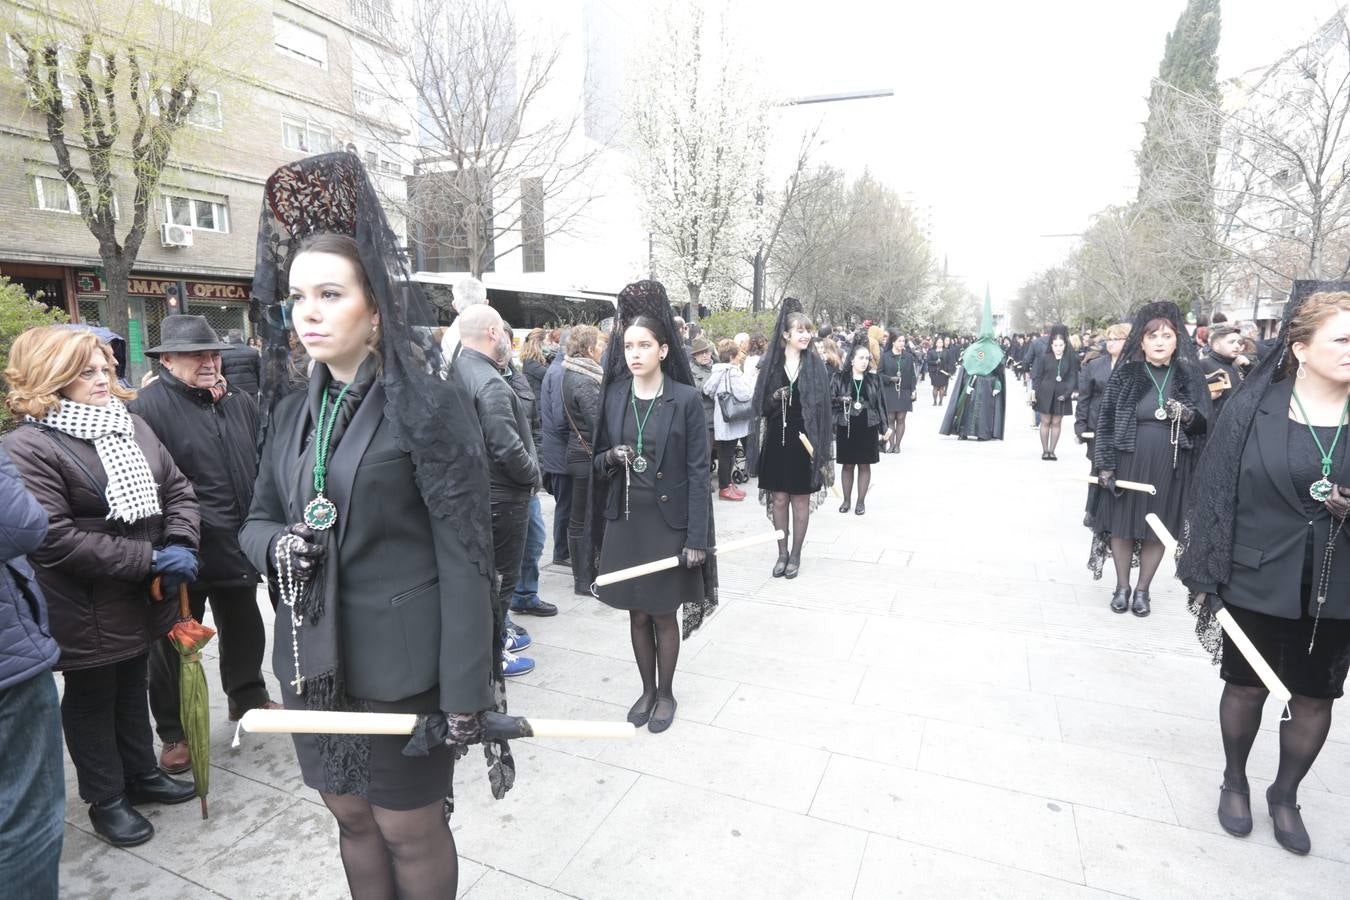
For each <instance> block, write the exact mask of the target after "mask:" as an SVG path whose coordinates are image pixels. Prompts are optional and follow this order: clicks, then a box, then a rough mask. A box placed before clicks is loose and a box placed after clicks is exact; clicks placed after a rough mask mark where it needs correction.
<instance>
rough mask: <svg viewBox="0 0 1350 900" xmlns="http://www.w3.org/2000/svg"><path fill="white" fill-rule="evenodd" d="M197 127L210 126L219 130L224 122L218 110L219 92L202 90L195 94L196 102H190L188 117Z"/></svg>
mask: <svg viewBox="0 0 1350 900" xmlns="http://www.w3.org/2000/svg"><path fill="white" fill-rule="evenodd" d="M187 120H188V121H189V122H191V123H192V124H193V125H196V126H197V127H198V128H210V129H212V130H214V131H219V130H220V129H221V127H222V126H223V124H224V119H223V118H222V116H221V112H220V94H218V93H216V92H215V91H202V92H200V93H199V94H197V102H196V103H194V104H192V112H190V113H188V119H187Z"/></svg>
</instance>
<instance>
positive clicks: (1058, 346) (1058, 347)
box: [1050, 335, 1064, 356]
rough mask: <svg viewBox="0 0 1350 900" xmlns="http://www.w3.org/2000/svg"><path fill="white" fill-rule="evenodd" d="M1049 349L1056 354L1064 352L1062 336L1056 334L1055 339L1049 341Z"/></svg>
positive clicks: (1060, 354)
mask: <svg viewBox="0 0 1350 900" xmlns="http://www.w3.org/2000/svg"><path fill="white" fill-rule="evenodd" d="M1050 349H1051V350H1052V351H1053V352H1054V354H1055V355H1056V356H1062V355H1063V354H1064V338H1062V337H1059V336H1058V335H1057V336H1056V337H1055V339H1054V340H1053V341H1051V342H1050Z"/></svg>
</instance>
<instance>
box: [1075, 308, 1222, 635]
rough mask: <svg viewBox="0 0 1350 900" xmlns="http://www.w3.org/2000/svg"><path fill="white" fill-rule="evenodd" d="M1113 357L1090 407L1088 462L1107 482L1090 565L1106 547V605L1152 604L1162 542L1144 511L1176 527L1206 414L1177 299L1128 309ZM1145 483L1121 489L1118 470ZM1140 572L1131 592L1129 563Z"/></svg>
mask: <svg viewBox="0 0 1350 900" xmlns="http://www.w3.org/2000/svg"><path fill="white" fill-rule="evenodd" d="M1120 359H1121V361H1120V363H1119V364H1118V365H1117V366H1116V368H1115V370H1114V371H1113V372H1112V373H1111V378H1110V380H1109V381H1108V382H1107V383H1106V392H1105V393H1104V394H1103V395H1102V399H1101V406H1100V409H1099V411H1098V413H1097V431H1096V435H1097V436H1096V438H1095V439H1094V441H1093V447H1092V449H1093V463H1094V464H1095V465H1096V466H1097V479H1098V483H1099V484H1101V486H1102V487H1103V488H1105V490H1103V491H1102V495H1101V497H1100V499H1099V503H1098V506H1097V510H1096V513H1095V515H1094V516H1093V518H1092V522H1091V524H1090V526H1089V527H1091V528H1092V529H1093V532H1094V538H1093V542H1092V553H1091V556H1090V558H1089V560H1088V567H1089V568H1090V569H1092V572H1093V576H1094V577H1096V578H1100V577H1101V573H1102V568H1103V566H1104V564H1105V561H1106V556H1107V554H1108V553H1109V554H1110V556H1111V559H1112V561H1113V562H1114V564H1115V569H1116V589H1115V592H1114V593H1113V594H1112V595H1111V610H1112V611H1113V612H1117V613H1123V612H1125V611H1126V610H1129V611H1130V612H1133V613H1134V614H1135V615H1136V616H1141V617H1142V616H1147V615H1148V614H1149V612H1151V606H1150V603H1151V597H1150V596H1149V591H1150V589H1151V588H1152V586H1153V576H1154V574H1155V573H1156V572H1157V571H1158V565H1159V563H1161V562H1162V557H1163V544H1162V542H1161V541H1160V540H1158V537H1157V535H1155V534H1154V533H1153V529H1151V528H1149V526H1148V523H1147V521H1145V517H1146V516H1147V515H1148V514H1149V513H1156V514H1157V516H1158V518H1159V519H1161V520H1162V523H1163V525H1164V526H1166V528H1167V530H1168V531H1169V532H1171V533H1172V534H1173V535H1176V534H1178V533H1180V529H1181V520H1182V516H1183V515H1184V513H1185V509H1186V499H1187V491H1188V489H1189V487H1190V483H1191V472H1192V470H1193V469H1194V467H1195V456H1196V455H1197V454H1196V452H1195V451H1196V450H1197V449H1198V448H1199V446H1200V441H1201V439H1202V438H1203V436H1204V434H1205V430H1206V428H1207V427H1208V424H1209V420H1210V419H1211V418H1212V417H1213V416H1212V408H1211V406H1210V402H1209V389H1208V388H1207V387H1206V386H1205V378H1204V374H1203V373H1202V372H1201V371H1200V364H1199V361H1198V360H1197V358H1196V353H1195V345H1194V343H1193V342H1192V341H1191V337H1190V334H1189V333H1188V332H1187V331H1186V328H1185V325H1184V323H1183V322H1182V319H1181V310H1179V309H1178V308H1177V305H1176V304H1175V303H1169V302H1160V303H1147V304H1145V305H1144V306H1142V307H1140V309H1139V311H1138V312H1136V313H1135V316H1134V324H1133V325H1132V326H1131V328H1130V336H1129V339H1128V340H1127V341H1126V343H1125V348H1124V350H1122V351H1121V357H1120ZM1117 479H1119V480H1121V481H1134V482H1142V483H1144V484H1151V485H1153V486H1154V488H1155V489H1156V494H1152V495H1150V494H1147V493H1143V492H1141V491H1127V490H1123V489H1121V488H1118V487H1116V480H1117ZM1136 556H1137V557H1138V565H1139V580H1138V582H1137V584H1136V586H1135V588H1134V592H1133V593H1134V601H1133V603H1131V600H1130V594H1131V589H1130V568H1131V567H1132V565H1133V564H1134V560H1135V558H1136Z"/></svg>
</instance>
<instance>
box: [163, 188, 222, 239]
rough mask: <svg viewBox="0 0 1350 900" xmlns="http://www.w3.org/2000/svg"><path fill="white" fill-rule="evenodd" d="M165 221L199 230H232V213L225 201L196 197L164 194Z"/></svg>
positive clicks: (168, 223)
mask: <svg viewBox="0 0 1350 900" xmlns="http://www.w3.org/2000/svg"><path fill="white" fill-rule="evenodd" d="M164 223H165V224H166V225H186V226H188V227H189V228H196V229H198V230H199V231H220V232H228V231H229V230H230V214H229V210H228V209H227V208H226V206H225V204H224V203H218V202H216V201H214V200H199V199H197V198H196V197H179V196H176V195H174V194H165V195H164Z"/></svg>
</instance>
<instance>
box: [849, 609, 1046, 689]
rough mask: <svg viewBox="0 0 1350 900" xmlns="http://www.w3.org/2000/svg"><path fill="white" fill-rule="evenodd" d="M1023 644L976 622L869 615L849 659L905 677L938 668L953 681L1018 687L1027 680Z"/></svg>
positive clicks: (1023, 640)
mask: <svg viewBox="0 0 1350 900" xmlns="http://www.w3.org/2000/svg"><path fill="white" fill-rule="evenodd" d="M1024 645H1025V639H1024V638H1022V637H1020V636H1018V635H1012V634H1000V633H998V632H996V631H994V630H992V629H989V628H984V627H979V626H972V625H958V624H950V623H940V622H925V623H922V624H919V623H915V622H910V621H906V620H903V619H893V618H889V617H881V616H868V617H867V627H866V628H865V629H863V632H862V636H861V637H859V638H858V646H857V648H856V649H855V650H854V651H853V656H852V662H855V663H862V664H863V665H868V666H876V667H878V668H883V669H893V670H896V671H897V672H903V673H906V675H907V676H908V677H918V678H924V677H932V675H933V674H934V673H942V676H943V677H945V678H950V679H951V680H952V681H953V682H977V683H982V684H999V685H1005V686H1008V687H1017V688H1020V687H1025V686H1026V684H1027V660H1026V650H1025V646H1024Z"/></svg>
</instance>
